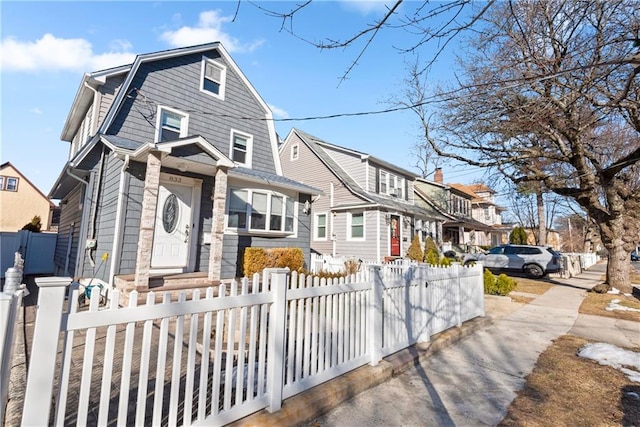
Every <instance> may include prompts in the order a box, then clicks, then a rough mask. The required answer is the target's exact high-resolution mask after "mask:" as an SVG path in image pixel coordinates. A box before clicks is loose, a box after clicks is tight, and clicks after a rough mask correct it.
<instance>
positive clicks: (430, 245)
mask: <svg viewBox="0 0 640 427" xmlns="http://www.w3.org/2000/svg"><path fill="white" fill-rule="evenodd" d="M430 252H435V259H436V262H429V253H430ZM432 257H433V255H432ZM438 259H440V251H439V250H438V245H436V242H434V241H433V238H431V237H427V240H425V242H424V257H423V261H425V262H427V263H429V264H437V260H438Z"/></svg>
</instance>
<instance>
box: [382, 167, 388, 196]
mask: <svg viewBox="0 0 640 427" xmlns="http://www.w3.org/2000/svg"><path fill="white" fill-rule="evenodd" d="M387 178H388V174H387V173H386V172H385V171H380V194H387Z"/></svg>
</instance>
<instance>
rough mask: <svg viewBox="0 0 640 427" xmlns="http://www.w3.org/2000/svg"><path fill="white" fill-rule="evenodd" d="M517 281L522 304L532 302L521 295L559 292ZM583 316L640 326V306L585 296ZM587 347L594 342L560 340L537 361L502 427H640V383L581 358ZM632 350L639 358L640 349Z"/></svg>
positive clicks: (619, 297) (616, 297)
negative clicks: (549, 426) (627, 321)
mask: <svg viewBox="0 0 640 427" xmlns="http://www.w3.org/2000/svg"><path fill="white" fill-rule="evenodd" d="M515 280H516V281H517V282H518V285H517V287H516V289H515V290H514V291H513V293H512V295H511V298H512V299H513V300H514V301H517V302H521V303H522V302H524V303H526V302H529V301H531V299H532V298H531V297H530V296H529V297H523V296H520V295H518V294H519V293H527V294H539V295H540V294H543V293H544V292H546V291H547V290H548V289H549V288H551V287H552V286H554V285H553V284H551V283H548V282H546V281H540V280H530V279H523V278H519V277H518V278H515ZM632 282H633V283H640V275H638V274H635V275H633V277H632ZM527 300H528V301H527ZM579 313H580V314H588V315H595V316H603V317H613V318H617V319H623V320H631V321H635V322H640V300H638V299H637V298H635V297H632V296H626V295H623V294H597V293H595V292H586V295H585V298H584V300H583V302H582V305H581V306H580V309H579ZM638 325H639V330H640V323H638ZM588 343H592V341H589V340H586V339H584V338H580V337H577V336H574V335H564V336H562V337H560V338H558V339H557V340H555V341H554V342H553V344H552V345H551V346H549V348H547V349H546V350H545V351H544V352H543V353H542V354H541V355H540V357H539V358H538V360H537V363H536V366H535V368H534V369H533V372H532V373H531V374H529V375H528V376H527V378H526V380H527V382H526V384H525V386H524V388H523V389H522V390H521V391H520V392H519V393H518V396H517V397H516V399H515V400H514V401H513V402H512V403H511V405H510V406H509V409H508V412H507V415H506V417H505V418H504V419H503V420H502V422H501V423H500V426H521V425H527V426H547V425H550V424H553V425H581V426H619V425H624V426H638V425H640V383H638V382H633V381H631V380H630V379H629V378H628V377H627V376H626V375H625V374H623V373H622V372H621V371H620V370H618V369H615V368H613V367H610V366H603V365H601V364H599V363H598V362H596V361H594V360H589V359H585V358H583V357H579V356H578V355H577V353H578V351H579V350H580V349H581V348H583V346H585V345H586V344H588ZM628 350H633V351H636V352H640V348H636V349H628Z"/></svg>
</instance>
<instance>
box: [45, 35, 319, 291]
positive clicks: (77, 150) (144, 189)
mask: <svg viewBox="0 0 640 427" xmlns="http://www.w3.org/2000/svg"><path fill="white" fill-rule="evenodd" d="M248 118H251V119H248ZM61 139H62V140H64V141H69V142H70V153H69V161H68V163H67V164H66V165H65V166H64V169H63V171H62V173H61V174H60V176H59V178H58V180H57V181H56V183H55V185H54V187H53V189H52V190H51V193H50V196H51V197H52V198H55V199H61V205H62V212H61V217H60V226H59V236H58V237H59V238H58V246H57V249H56V267H57V270H58V271H57V273H58V274H60V275H71V276H75V277H80V278H87V277H94V276H95V277H97V278H98V279H101V280H103V281H104V282H107V283H109V284H114V283H116V282H117V284H118V286H120V283H121V281H122V283H124V282H125V281H126V282H127V284H123V285H122V286H129V287H132V286H135V288H136V289H139V290H145V289H148V287H149V279H150V277H154V276H161V277H162V276H164V277H166V276H167V275H172V274H177V273H193V274H190V275H186V276H184V275H183V277H198V278H203V277H204V278H205V279H207V280H209V281H216V280H220V279H228V278H233V277H237V276H240V275H242V257H243V253H244V249H245V248H247V247H250V246H256V247H266V248H268V247H299V248H301V249H302V250H303V251H304V252H305V254H306V257H307V262H308V258H309V225H310V224H309V218H308V217H307V216H306V215H304V214H303V213H302V209H303V206H304V204H305V202H307V201H309V200H310V199H311V197H313V196H315V195H317V194H319V191H318V190H316V189H314V188H311V187H309V186H306V185H303V184H300V183H298V182H295V181H293V180H291V179H287V178H285V177H284V176H282V174H281V167H280V161H279V158H278V150H277V136H276V132H275V128H274V125H273V120H272V114H271V111H270V110H269V108H268V107H267V105H266V103H265V102H264V101H263V100H262V98H261V97H260V96H259V94H258V93H257V92H256V90H255V89H254V88H253V86H251V84H250V83H249V81H248V80H247V78H246V77H245V76H244V74H243V73H242V72H241V71H240V69H239V68H238V66H237V65H236V63H235V62H234V61H233V60H232V58H231V57H230V56H229V54H228V53H227V51H226V50H225V49H224V48H223V46H222V45H221V44H220V43H217V42H216V43H209V44H205V45H199V46H193V47H187V48H180V49H173V50H167V51H162V52H156V53H150V54H144V55H139V56H137V57H136V59H135V61H134V62H133V64H130V65H126V66H121V67H117V68H111V69H108V70H103V71H97V72H93V73H89V74H86V75H85V76H84V78H83V79H82V81H81V83H80V87H79V89H78V92H77V94H76V96H75V99H74V102H73V105H72V106H71V110H70V112H69V115H68V118H67V120H66V123H65V125H64V129H63V132H62V136H61ZM104 254H107V258H106V259H104ZM198 273H199V274H198ZM132 282H133V283H132Z"/></svg>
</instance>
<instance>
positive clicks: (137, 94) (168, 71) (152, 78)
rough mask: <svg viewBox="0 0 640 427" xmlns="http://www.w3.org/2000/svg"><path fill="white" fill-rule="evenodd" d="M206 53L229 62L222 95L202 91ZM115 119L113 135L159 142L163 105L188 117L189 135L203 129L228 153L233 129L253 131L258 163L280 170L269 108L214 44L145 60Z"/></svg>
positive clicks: (109, 131) (109, 130)
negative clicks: (157, 133)
mask: <svg viewBox="0 0 640 427" xmlns="http://www.w3.org/2000/svg"><path fill="white" fill-rule="evenodd" d="M203 57H206V58H212V59H215V61H216V62H218V63H221V64H224V65H225V66H226V67H227V71H226V80H225V85H226V89H225V96H224V99H220V98H217V97H214V96H211V95H210V94H208V93H205V92H203V91H201V76H202V63H203ZM122 90H123V91H126V93H127V94H129V96H127V97H125V99H124V100H123V103H122V105H121V106H120V108H119V110H118V113H117V115H116V116H115V117H114V119H113V123H112V124H111V125H110V126H108V127H107V128H106V129H105V133H106V134H109V135H118V136H120V137H123V138H127V139H131V140H137V141H144V142H154V141H155V140H156V127H157V123H158V122H157V118H158V117H157V116H158V114H159V113H158V111H159V108H162V107H164V108H166V109H170V110H171V111H176V112H177V113H179V114H181V115H184V116H187V117H188V129H187V133H186V135H181V136H184V137H188V136H196V135H200V136H202V137H204V138H205V139H206V140H207V141H209V142H210V143H211V144H212V145H213V146H214V147H215V148H216V149H217V150H219V151H221V152H223V153H229V151H230V148H229V147H230V138H231V134H232V132H233V131H240V132H242V133H244V134H248V135H251V137H252V140H253V147H252V148H253V150H252V160H253V161H252V167H253V168H255V169H258V170H262V171H265V172H270V173H275V172H276V171H277V170H278V168H277V165H276V162H277V159H276V158H275V157H274V150H273V147H272V142H273V141H274V138H275V134H272V132H271V129H270V126H269V121H268V120H246V119H245V118H246V117H255V118H257V119H258V118H264V117H265V116H266V115H267V112H266V111H265V110H264V108H263V106H262V104H261V102H260V100H259V99H257V98H256V96H255V94H254V93H253V91H252V90H251V89H250V88H249V87H247V86H246V85H245V84H244V81H243V78H242V77H241V76H240V75H239V74H238V73H237V72H236V71H235V69H234V67H233V66H232V65H231V63H229V62H228V61H226V59H225V58H224V57H222V56H220V54H219V53H218V51H217V50H215V49H212V50H209V51H205V52H198V53H194V54H191V55H184V56H179V57H172V58H168V59H163V60H158V61H152V62H146V63H142V64H140V66H139V67H138V68H137V71H136V74H135V76H134V77H133V78H132V79H131V81H130V84H129V85H128V87H126V88H123V89H122Z"/></svg>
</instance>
